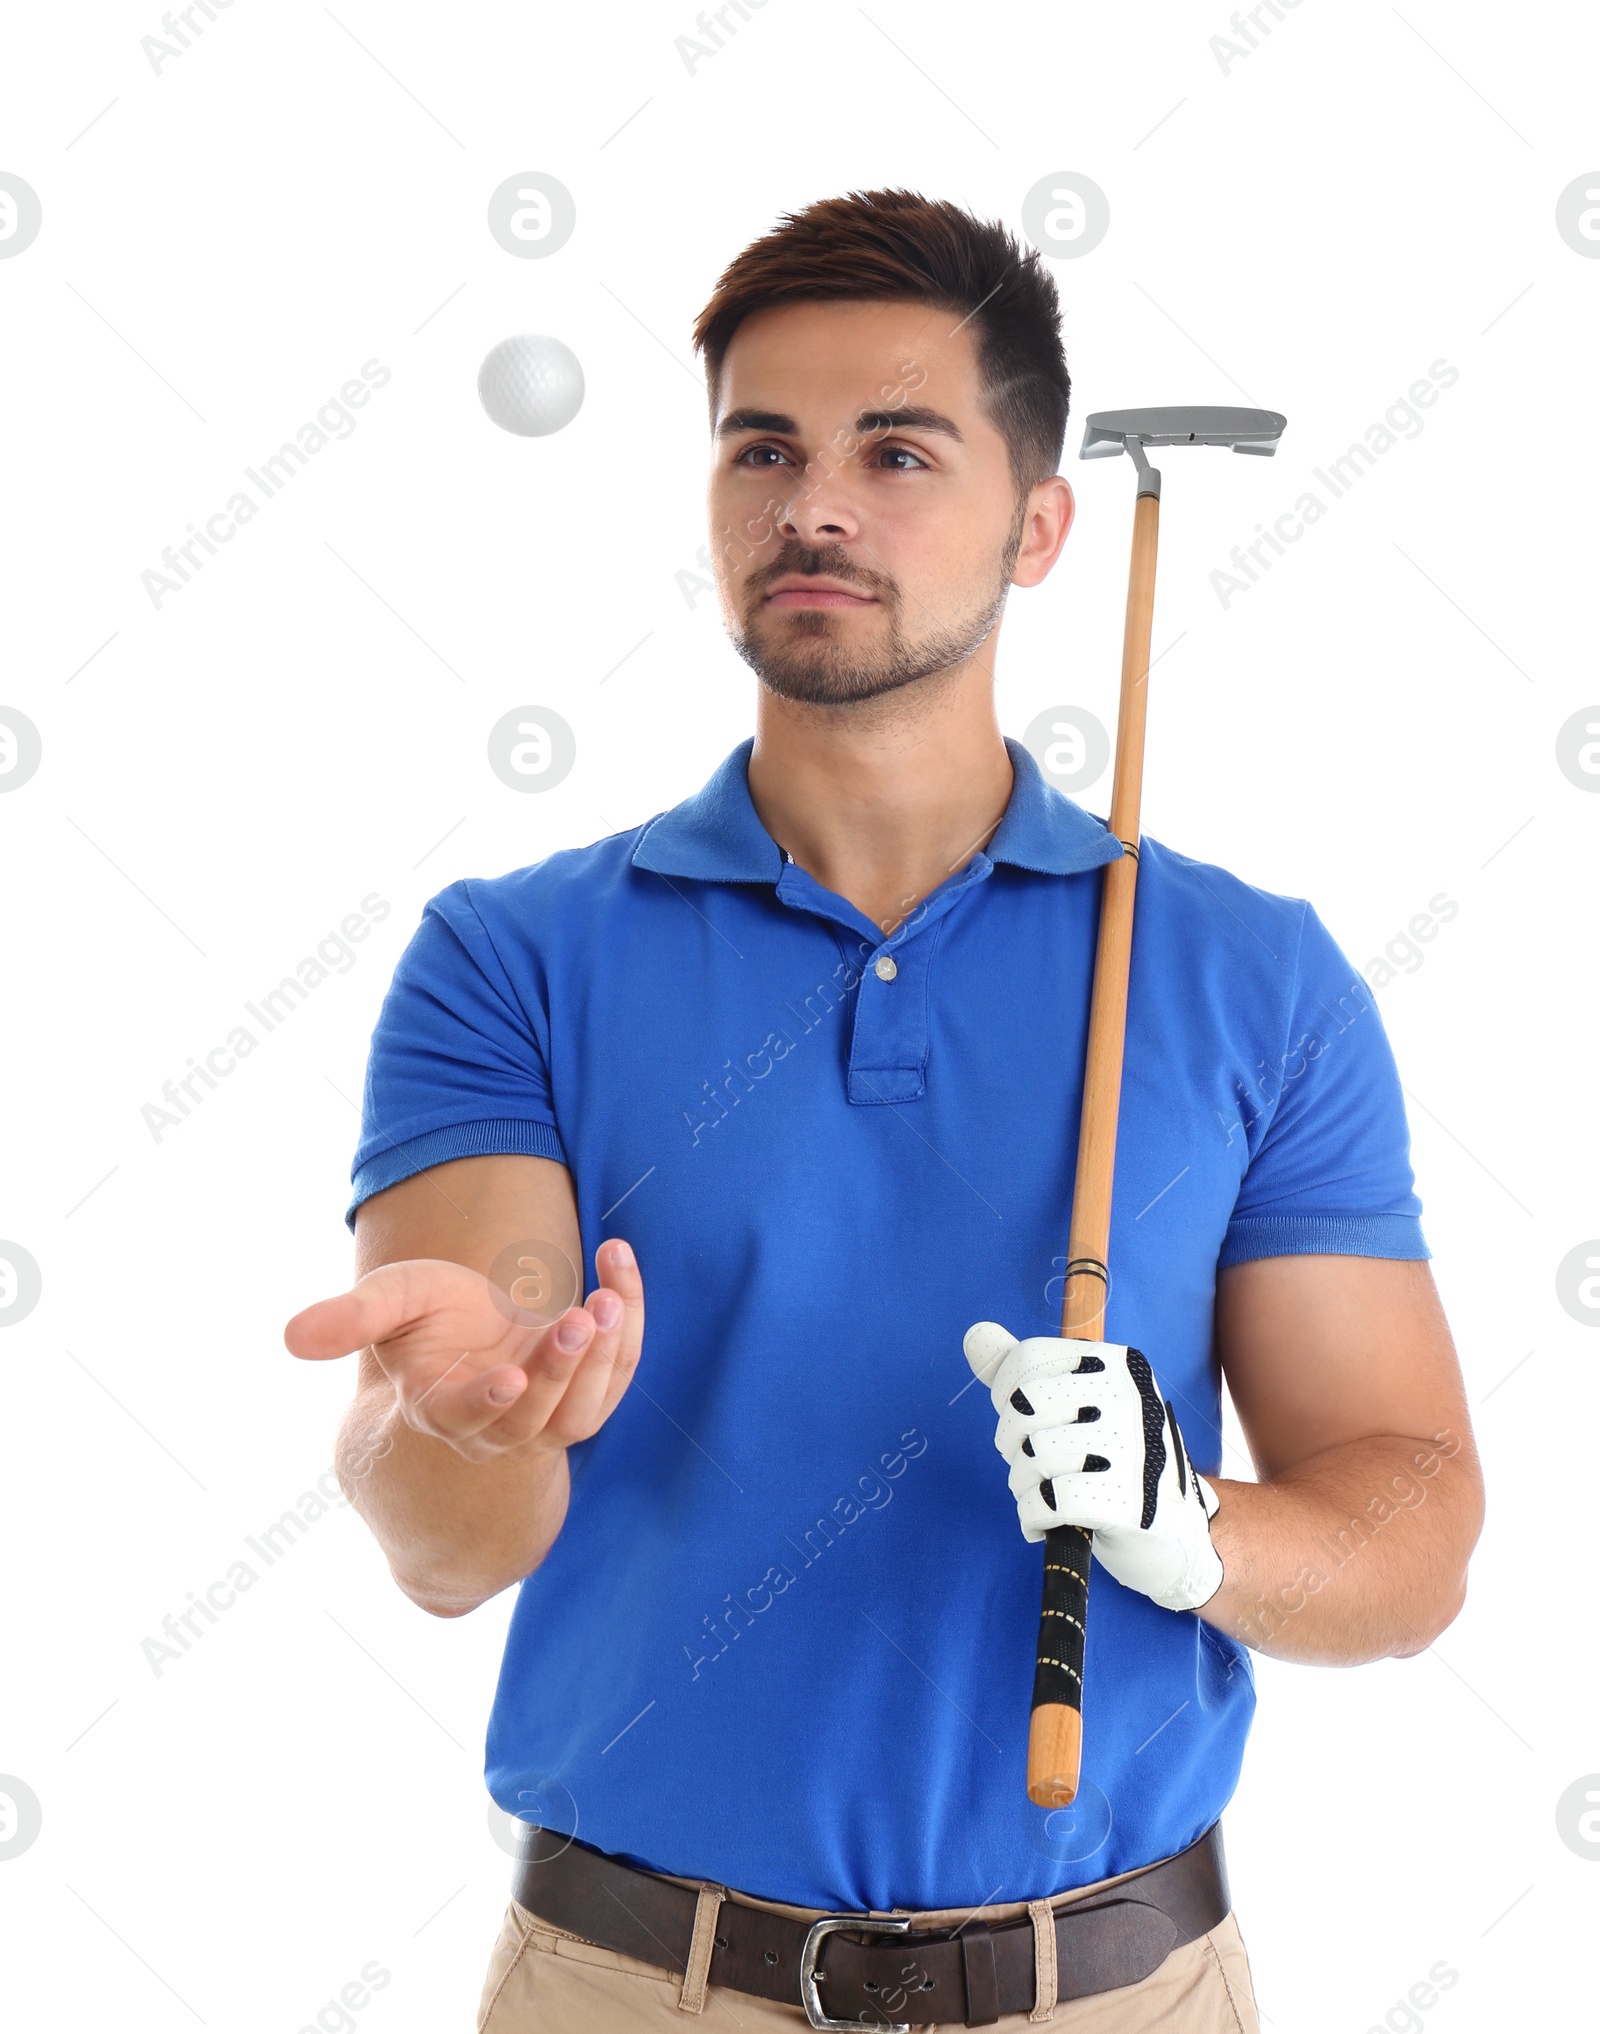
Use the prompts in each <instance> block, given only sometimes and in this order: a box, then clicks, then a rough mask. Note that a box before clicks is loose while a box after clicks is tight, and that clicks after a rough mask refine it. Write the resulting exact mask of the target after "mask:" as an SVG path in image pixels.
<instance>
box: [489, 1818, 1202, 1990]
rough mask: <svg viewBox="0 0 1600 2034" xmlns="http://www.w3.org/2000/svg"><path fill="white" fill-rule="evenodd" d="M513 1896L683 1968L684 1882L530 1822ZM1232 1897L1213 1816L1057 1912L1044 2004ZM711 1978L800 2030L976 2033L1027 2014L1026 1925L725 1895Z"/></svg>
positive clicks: (1106, 1973) (1145, 1951) (1142, 1960)
mask: <svg viewBox="0 0 1600 2034" xmlns="http://www.w3.org/2000/svg"><path fill="white" fill-rule="evenodd" d="M512 1898H513V1899H514V1900H515V1901H516V1902H517V1904H518V1905H519V1906H521V1907H525V1908H527V1910H528V1911H529V1912H530V1913H532V1914H535V1915H537V1916H538V1917H539V1919H540V1920H542V1921H548V1922H549V1923H550V1924H551V1925H552V1926H553V1927H556V1928H562V1929H565V1930H566V1931H567V1933H568V1934H571V1935H579V1936H582V1938H583V1939H584V1941H586V1942H592V1943H594V1944H596V1945H597V1946H598V1947H599V1948H601V1949H611V1950H616V1951H618V1952H619V1953H620V1954H622V1955H624V1956H634V1957H638V1958H640V1959H641V1961H643V1962H645V1963H652V1964H655V1965H656V1966H657V1967H658V1968H659V1969H663V1970H676V1971H679V1972H682V1971H684V1970H685V1969H686V1968H687V1966H688V1961H689V1949H690V1944H691V1941H692V1939H693V1935H694V1920H695V1909H696V1906H697V1904H698V1895H697V1894H696V1893H695V1891H694V1890H693V1889H692V1888H690V1887H686V1886H678V1885H674V1884H673V1883H672V1882H671V1880H669V1879H663V1878H659V1877H657V1876H656V1874H655V1873H653V1872H644V1871H639V1870H636V1869H635V1868H634V1867H633V1866H632V1865H626V1864H623V1863H622V1861H621V1860H620V1859H619V1858H614V1857H608V1856H607V1855H606V1853H605V1852H604V1851H599V1850H593V1849H591V1848H590V1847H589V1845H587V1844H584V1843H579V1842H577V1841H576V1840H575V1839H572V1838H569V1837H565V1836H561V1835H558V1834H557V1833H556V1832H554V1831H552V1830H546V1829H539V1828H537V1827H534V1826H533V1825H529V1837H528V1841H527V1843H526V1848H525V1855H524V1856H523V1858H522V1859H521V1860H520V1861H519V1863H518V1866H517V1870H516V1875H515V1878H514V1879H513V1882H512ZM1230 1905H1231V1902H1230V1900H1229V1897H1228V1874H1227V1867H1226V1865H1225V1864H1224V1862H1223V1856H1222V1829H1221V1825H1220V1824H1217V1823H1213V1825H1212V1826H1211V1828H1210V1829H1208V1830H1207V1831H1206V1833H1205V1835H1204V1836H1202V1837H1201V1838H1200V1839H1199V1841H1198V1842H1197V1843H1193V1844H1191V1845H1190V1846H1189V1848H1188V1849H1187V1850H1185V1851H1180V1852H1179V1854H1178V1855H1177V1856H1176V1857H1173V1858H1168V1859H1166V1860H1165V1862H1163V1863H1161V1864H1156V1865H1151V1866H1149V1867H1148V1868H1147V1869H1146V1870H1144V1871H1141V1872H1138V1873H1136V1874H1135V1875H1134V1876H1133V1877H1132V1878H1128V1879H1124V1880H1123V1881H1122V1882H1121V1883H1120V1884H1118V1885H1115V1886H1111V1887H1108V1888H1107V1890H1106V1891H1105V1892H1103V1893H1095V1894H1092V1895H1090V1896H1089V1897H1088V1898H1086V1899H1082V1900H1073V1901H1070V1902H1069V1903H1068V1904H1067V1905H1066V1906H1063V1907H1060V1908H1058V1909H1057V1910H1056V1914H1055V1924H1056V1971H1057V1979H1056V1996H1057V1998H1058V1999H1062V2000H1066V1999H1081V1998H1085V1997H1087V1996H1088V1995H1089V1994H1090V1993H1093V1992H1110V1991H1116V1990H1117V1989H1118V1988H1119V1987H1120V1986H1123V1985H1134V1984H1138V1982H1139V1981H1140V1979H1141V1978H1146V1977H1148V1976H1149V1975H1150V1973H1151V1972H1152V1971H1153V1970H1154V1969H1155V1968H1156V1966H1157V1965H1158V1964H1160V1963H1161V1962H1162V1961H1163V1959H1164V1958H1165V1957H1166V1956H1167V1955H1168V1954H1169V1953H1170V1952H1171V1951H1172V1950H1174V1949H1177V1948H1179V1947H1180V1946H1181V1945H1182V1944H1184V1943H1186V1942H1193V1941H1195V1940H1196V1938H1197V1937H1199V1936H1201V1935H1205V1934H1207V1933H1208V1932H1209V1931H1210V1930H1211V1929H1213V1928H1215V1927H1217V1926H1218V1924H1219V1923H1220V1922H1222V1921H1223V1920H1225V1919H1226V1917H1227V1914H1228V1911H1229V1907H1230ZM867 1930H873V1931H878V1930H887V1931H892V1932H883V1933H877V1932H874V1933H872V1934H866V1933H864V1931H867ZM858 1935H860V1936H861V1939H856V1937H857V1936H858ZM709 1982H710V1983H712V1984H714V1985H731V1986H732V1987H733V1989H734V1990H735V1991H741V1992H749V1993H751V1994H752V1995H753V1996H754V1997H756V1998H760V1999H775V2000H778V2001H780V2002H781V2003H783V2004H786V2005H791V2006H793V2005H802V2004H803V2005H804V2007H805V2011H806V2017H807V2019H808V2020H809V2021H810V2023H811V2025H812V2026H813V2027H836V2026H840V2025H848V2024H851V2023H855V2024H860V2023H862V2022H865V2023H866V2024H868V2025H870V2026H876V2027H878V2028H880V2029H887V2028H889V2027H891V2026H894V2025H899V2026H902V2027H926V2026H932V2025H934V2024H936V2023H939V2022H943V2023H944V2024H945V2025H946V2026H950V2025H952V2024H954V2025H962V2024H964V2025H966V2026H968V2027H987V2026H992V2025H993V2024H994V2022H995V2021H996V2020H998V2019H999V2018H1000V2016H1001V2015H1002V2014H1004V2013H1027V2012H1031V2011H1032V2010H1033V2006H1034V2000H1035V1963H1034V1941H1033V1923H1032V1920H1031V1919H1030V1918H1029V1917H1028V1916H1027V1915H1026V1914H1024V1915H1023V1916H1022V1917H1021V1918H1020V1919H1018V1920H1016V1921H1002V1922H998V1923H994V1924H990V1923H987V1922H984V1921H981V1920H974V1921H968V1922H966V1923H965V1924H964V1925H963V1926H962V1927H960V1928H954V1929H938V1930H932V1931H919V1932H916V1933H913V1932H912V1931H911V1930H910V1928H909V1926H908V1924H907V1923H906V1922H905V1921H904V1920H902V1919H899V1918H898V1917H896V1916H892V1915H872V1916H868V1915H861V1914H854V1915H852V1914H842V1915H829V1916H826V1917H824V1918H823V1919H822V1920H821V1921H818V1922H816V1923H813V1924H807V1923H806V1922H804V1921H792V1920H790V1919H788V1917H787V1916H785V1915H782V1914H769V1913H767V1912H765V1911H764V1910H763V1909H762V1908H759V1907H745V1906H741V1905H739V1904H738V1903H737V1901H735V1900H732V1899H725V1900H724V1901H723V1903H722V1905H721V1907H720V1908H719V1909H718V1910H717V1919H716V1936H715V1942H714V1946H713V1948H712V1952H711V1967H710V1972H709Z"/></svg>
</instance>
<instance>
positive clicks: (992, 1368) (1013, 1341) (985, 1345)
mask: <svg viewBox="0 0 1600 2034" xmlns="http://www.w3.org/2000/svg"><path fill="white" fill-rule="evenodd" d="M961 1346H962V1348H963V1349H965V1350H966V1352H967V1361H968V1362H969V1363H970V1364H971V1365H972V1368H973V1371H974V1372H975V1374H976V1375H977V1377H978V1378H979V1379H980V1381H981V1382H982V1383H984V1384H993V1383H994V1379H995V1372H996V1371H997V1370H998V1369H999V1368H1000V1365H1001V1364H1002V1363H1003V1362H1004V1361H1005V1359H1006V1357H1007V1355H1009V1353H1010V1352H1011V1351H1012V1350H1013V1349H1014V1348H1015V1347H1016V1346H1017V1338H1016V1336H1015V1335H1012V1334H1008V1333H1007V1332H1006V1330H1005V1329H1004V1328H1002V1327H1001V1325H1000V1323H999V1322H998V1321H978V1322H976V1323H975V1324H974V1325H973V1326H972V1327H970V1328H968V1330H967V1332H966V1334H965V1336H964V1337H963V1338H962V1343H961Z"/></svg>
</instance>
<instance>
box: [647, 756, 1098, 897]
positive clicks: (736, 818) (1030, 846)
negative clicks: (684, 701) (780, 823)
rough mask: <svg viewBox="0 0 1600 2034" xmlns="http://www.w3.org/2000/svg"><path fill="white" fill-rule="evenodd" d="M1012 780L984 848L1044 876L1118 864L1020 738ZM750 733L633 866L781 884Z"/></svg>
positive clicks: (657, 825) (664, 818)
mask: <svg viewBox="0 0 1600 2034" xmlns="http://www.w3.org/2000/svg"><path fill="white" fill-rule="evenodd" d="M1005 744H1006V752H1007V753H1008V755H1009V756H1010V757H1011V767H1012V772H1013V776H1014V781H1013V784H1012V787H1011V797H1010V799H1009V800H1008V801H1007V804H1006V809H1005V813H1004V816H1003V817H1002V819H1001V821H1000V824H999V826H998V827H997V828H996V829H995V833H994V838H993V839H992V840H991V841H990V842H989V845H988V847H987V849H985V850H984V854H985V856H986V858H987V859H988V860H989V861H990V862H1009V863H1010V864H1011V865H1012V866H1013V867H1015V868H1019V869H1031V870H1034V871H1035V872H1036V873H1037V874H1039V875H1043V876H1073V875H1078V874H1080V873H1081V872H1082V871H1083V870H1085V869H1095V868H1099V867H1101V866H1102V865H1103V864H1104V863H1106V862H1114V861H1115V860H1116V859H1117V858H1118V856H1119V855H1120V854H1121V853H1122V844H1121V842H1120V841H1117V840H1115V839H1113V837H1112V835H1111V833H1110V832H1109V831H1108V829H1107V827H1106V824H1105V821H1104V820H1101V819H1096V818H1095V817H1094V816H1093V815H1092V814H1091V813H1088V812H1085V811H1084V809H1083V807H1082V806H1081V805H1078V804H1076V803H1075V802H1074V801H1073V800H1072V799H1070V798H1068V797H1067V796H1066V795H1065V794H1064V793H1063V792H1060V791H1058V790H1056V788H1055V786H1054V785H1053V784H1048V783H1046V782H1045V779H1044V776H1043V774H1042V773H1041V771H1040V769H1039V765H1038V764H1037V763H1036V762H1035V761H1034V759H1033V757H1032V755H1031V754H1030V753H1029V752H1028V750H1027V749H1025V748H1024V747H1023V746H1022V744H1021V742H1019V741H1015V740H1013V739H1012V737H1011V736H1010V735H1007V736H1006V737H1005ZM754 747H755V737H754V736H753V735H749V736H746V738H745V739H744V740H743V741H742V742H741V743H740V744H739V746H738V747H737V748H736V749H734V750H733V751H732V752H731V754H729V755H727V756H725V757H724V758H723V760H722V762H721V763H719V764H718V765H717V768H716V770H715V771H714V772H713V773H712V775H711V776H710V778H709V779H708V780H707V781H706V783H704V784H703V785H702V786H701V788H700V789H699V790H698V791H696V792H695V793H694V794H693V796H692V797H689V798H685V799H684V801H683V802H682V804H681V805H674V806H673V807H672V808H671V810H670V811H667V812H664V813H662V814H661V816H660V817H659V818H658V819H654V820H652V821H651V822H650V824H649V825H648V826H647V827H646V828H645V830H644V832H643V834H642V835H641V837H640V840H639V844H638V846H637V847H636V848H635V849H634V851H633V863H634V866H635V867H636V868H640V869H652V870H654V871H655V872H656V873H657V874H658V875H663V876H686V877H688V878H690V879H691V880H693V881H697V882H702V883H776V882H777V881H778V879H779V877H780V876H781V875H782V874H783V869H784V861H783V850H782V849H781V848H780V847H779V846H778V843H777V842H776V841H775V840H774V839H773V838H772V835H771V834H770V833H768V831H767V829H766V828H765V827H764V826H763V825H762V824H761V820H760V818H759V816H758V814H757V812H756V809H755V807H754V805H752V804H751V802H750V780H749V774H748V768H749V762H750V753H751V751H752V749H754Z"/></svg>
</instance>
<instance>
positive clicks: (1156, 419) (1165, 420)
mask: <svg viewBox="0 0 1600 2034" xmlns="http://www.w3.org/2000/svg"><path fill="white" fill-rule="evenodd" d="M1287 422H1288V419H1287V418H1286V417H1282V416H1280V415H1279V414H1278V412H1277V411H1276V410H1234V409H1210V408H1203V407H1202V408H1193V407H1186V408H1180V409H1168V410H1096V411H1095V413H1094V415H1093V416H1092V417H1089V418H1087V419H1086V420H1085V425H1084V433H1083V449H1082V450H1081V451H1080V453H1079V454H1078V456H1079V458H1080V459H1114V458H1115V457H1116V456H1117V454H1118V453H1119V452H1121V451H1122V450H1124V448H1125V447H1126V446H1127V444H1128V442H1129V441H1130V440H1132V441H1133V442H1134V443H1135V444H1138V445H1231V446H1232V447H1233V449H1234V451H1235V452H1255V453H1259V454H1261V455H1262V456H1263V457H1265V458H1268V459H1270V458H1271V457H1272V455H1273V453H1274V452H1276V451H1277V449H1278V440H1279V439H1280V438H1281V437H1282V436H1283V429H1284V425H1285V424H1286V423H1287Z"/></svg>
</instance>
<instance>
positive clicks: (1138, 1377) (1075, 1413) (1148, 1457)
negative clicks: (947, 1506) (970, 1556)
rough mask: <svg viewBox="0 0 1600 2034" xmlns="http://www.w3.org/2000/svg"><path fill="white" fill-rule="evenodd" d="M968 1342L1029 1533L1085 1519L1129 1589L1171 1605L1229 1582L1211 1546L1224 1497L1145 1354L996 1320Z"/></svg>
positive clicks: (1104, 1560)
mask: <svg viewBox="0 0 1600 2034" xmlns="http://www.w3.org/2000/svg"><path fill="white" fill-rule="evenodd" d="M963 1347H964V1348H965V1350H966V1352H967V1361H968V1362H969V1363H970V1364H971V1365H972V1367H973V1369H974V1371H976V1373H977V1375H978V1376H979V1378H980V1379H981V1380H982V1381H983V1383H985V1384H987V1385H988V1386H989V1396H990V1398H991V1399H993V1401H994V1409H995V1411H996V1412H997V1413H998V1414H999V1415H1000V1424H999V1426H998V1428H997V1429H996V1430H995V1437H994V1444H995V1446H996V1447H997V1448H998V1449H999V1450H1000V1453H1001V1454H1002V1455H1003V1456H1004V1457H1005V1458H1006V1461H1007V1462H1008V1463H1009V1464H1010V1467H1011V1477H1010V1483H1011V1494H1012V1496H1013V1497H1015V1499H1016V1500H1017V1516H1018V1518H1019V1519H1020V1520H1021V1521H1022V1531H1023V1534H1024V1536H1025V1537H1026V1538H1027V1539H1030V1540H1042V1539H1043V1538H1044V1536H1045V1533H1046V1532H1047V1531H1048V1530H1049V1528H1050V1527H1052V1526H1065V1525H1074V1526H1082V1527H1083V1528H1084V1530H1085V1531H1086V1532H1090V1533H1092V1534H1093V1535H1094V1551H1095V1553H1096V1554H1097V1555H1098V1557H1099V1559H1100V1561H1101V1564H1102V1565H1103V1566H1104V1567H1105V1568H1107V1569H1108V1570H1109V1571H1110V1573H1111V1574H1113V1575H1114V1576H1115V1577H1116V1579H1117V1580H1118V1581H1119V1582H1120V1583H1122V1584H1123V1586H1124V1587H1125V1588H1128V1589H1137V1590H1139V1591H1140V1592H1141V1594H1143V1595H1145V1596H1148V1597H1150V1598H1151V1600H1152V1601H1153V1602H1156V1603H1159V1604H1160V1605H1161V1606H1162V1608H1163V1609H1164V1610H1198V1609H1199V1608H1200V1606H1201V1604H1203V1603H1208V1602H1209V1601H1210V1600H1211V1598H1212V1597H1213V1596H1215V1595H1216V1593H1217V1591H1218V1589H1220V1588H1221V1586H1222V1561H1221V1558H1220V1556H1219V1555H1218V1553H1217V1550H1216V1548H1215V1547H1213V1546H1212V1544H1211V1519H1212V1517H1213V1516H1214V1515H1215V1513H1216V1510H1217V1507H1218V1503H1219V1499H1218V1497H1217V1494H1216V1492H1215V1491H1214V1490H1213V1489H1212V1488H1211V1486H1210V1484H1209V1483H1207V1482H1206V1480H1205V1478H1204V1477H1202V1476H1197V1475H1196V1474H1195V1468H1194V1464H1193V1463H1192V1462H1191V1461H1190V1460H1189V1451H1188V1449H1187V1448H1186V1447H1185V1446H1184V1444H1183V1436H1182V1434H1181V1433H1180V1432H1179V1431H1178V1420H1177V1415H1176V1414H1175V1413H1174V1412H1173V1410H1172V1401H1171V1400H1170V1399H1168V1400H1167V1401H1166V1403H1165V1404H1163V1403H1162V1399H1161V1394H1160V1392H1159V1391H1158V1390H1157V1388H1156V1381H1155V1378H1154V1376H1153V1375H1152V1373H1151V1369H1150V1365H1149V1364H1148V1363H1147V1362H1146V1361H1145V1359H1144V1357H1143V1356H1142V1355H1141V1354H1140V1353H1139V1351H1138V1350H1137V1349H1128V1348H1124V1347H1123V1345H1122V1344H1121V1343H1120V1342H1069V1341H1066V1340H1064V1339H1062V1338H1061V1337H1059V1336H1056V1335H1039V1336H1031V1337H1030V1338H1029V1339H1028V1340H1027V1341H1025V1342H1019V1341H1017V1340H1016V1338H1015V1337H1014V1336H1012V1335H1009V1334H1007V1332H1006V1330H1005V1329H1004V1328H1002V1327H1000V1326H999V1324H998V1323H997V1322H994V1321H979V1322H978V1323H977V1325H976V1326H975V1327H971V1328H969V1329H968V1330H967V1333H966V1338H965V1341H964V1343H963Z"/></svg>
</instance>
